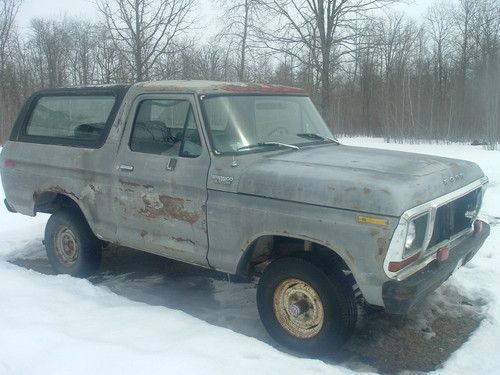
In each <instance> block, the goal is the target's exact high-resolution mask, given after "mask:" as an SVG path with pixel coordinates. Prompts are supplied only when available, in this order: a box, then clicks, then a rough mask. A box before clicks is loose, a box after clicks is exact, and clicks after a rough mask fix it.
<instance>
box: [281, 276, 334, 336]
mask: <svg viewBox="0 0 500 375" xmlns="http://www.w3.org/2000/svg"><path fill="white" fill-rule="evenodd" d="M273 307H274V313H275V315H276V318H277V319H278V322H279V323H280V324H281V326H282V327H283V328H284V329H285V330H286V331H287V332H289V333H290V334H291V335H293V336H295V337H298V338H301V339H307V338H310V337H313V336H316V335H317V334H318V333H319V332H320V331H321V328H322V327H323V322H324V319H325V312H324V308H323V302H322V301H321V298H320V296H319V295H318V293H317V292H316V290H314V288H313V287H311V285H309V284H308V283H306V282H305V281H302V280H298V279H287V280H284V281H282V282H281V283H280V284H279V285H278V287H277V288H276V290H275V292H274V298H273Z"/></svg>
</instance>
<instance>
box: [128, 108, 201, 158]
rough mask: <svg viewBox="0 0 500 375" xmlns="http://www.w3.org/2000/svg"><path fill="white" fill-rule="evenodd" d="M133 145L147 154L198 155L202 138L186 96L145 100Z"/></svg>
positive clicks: (134, 132) (133, 137)
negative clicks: (180, 98) (179, 98)
mask: <svg viewBox="0 0 500 375" xmlns="http://www.w3.org/2000/svg"><path fill="white" fill-rule="evenodd" d="M130 149H131V150H132V151H135V152H142V153H147V154H156V155H167V156H185V157H197V156H199V155H200V154H201V139H200V135H199V133H198V129H197V127H196V122H195V119H194V113H193V108H192V106H191V103H190V102H189V101H187V100H172V99H160V100H156V99H154V100H152V99H148V100H143V101H142V102H141V103H140V104H139V107H138V109H137V113H136V117H135V121H134V125H133V129H132V134H131V137H130Z"/></svg>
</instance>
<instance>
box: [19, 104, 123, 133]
mask: <svg viewBox="0 0 500 375" xmlns="http://www.w3.org/2000/svg"><path fill="white" fill-rule="evenodd" d="M115 101H116V99H115V97H114V96H113V95H101V96H97V95H96V96H91V95H82V96H76V95H74V96H42V97H40V98H39V99H38V101H37V102H36V104H35V107H34V108H33V110H32V112H31V116H30V119H29V121H28V123H27V124H26V130H25V134H26V135H28V136H34V137H43V138H58V139H62V140H67V141H69V142H71V141H75V142H84V143H94V142H95V143H97V142H98V141H99V140H100V139H101V136H102V135H103V132H104V131H105V129H106V125H107V123H108V120H109V118H110V115H111V111H112V110H113V107H114V105H115Z"/></svg>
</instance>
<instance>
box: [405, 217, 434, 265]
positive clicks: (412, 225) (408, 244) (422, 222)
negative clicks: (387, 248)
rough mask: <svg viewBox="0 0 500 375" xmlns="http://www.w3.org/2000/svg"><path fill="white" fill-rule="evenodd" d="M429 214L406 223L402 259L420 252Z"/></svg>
mask: <svg viewBox="0 0 500 375" xmlns="http://www.w3.org/2000/svg"><path fill="white" fill-rule="evenodd" d="M428 219H429V214H425V215H422V216H419V217H417V218H416V219H413V220H412V221H410V222H409V223H408V229H407V231H406V239H405V248H404V250H403V259H406V258H407V257H409V256H412V255H414V254H415V253H418V252H419V251H421V250H422V247H423V245H424V239H425V232H426V230H427V221H428Z"/></svg>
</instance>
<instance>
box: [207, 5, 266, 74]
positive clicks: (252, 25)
mask: <svg viewBox="0 0 500 375" xmlns="http://www.w3.org/2000/svg"><path fill="white" fill-rule="evenodd" d="M216 3H217V4H218V5H219V6H220V7H221V8H222V9H224V13H223V15H222V19H223V20H224V23H225V25H224V27H223V28H222V30H221V31H220V33H219V36H220V37H221V38H222V39H228V38H229V39H232V40H234V41H235V42H236V43H235V45H236V46H237V52H238V68H237V73H238V79H239V80H240V81H243V80H245V78H246V75H245V73H246V72H245V69H246V65H247V56H248V52H249V49H250V48H251V42H252V40H254V39H255V34H256V31H257V30H259V29H260V27H261V24H262V22H263V18H264V12H263V9H264V3H263V0H237V1H233V0H218V1H217V2H216Z"/></svg>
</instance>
